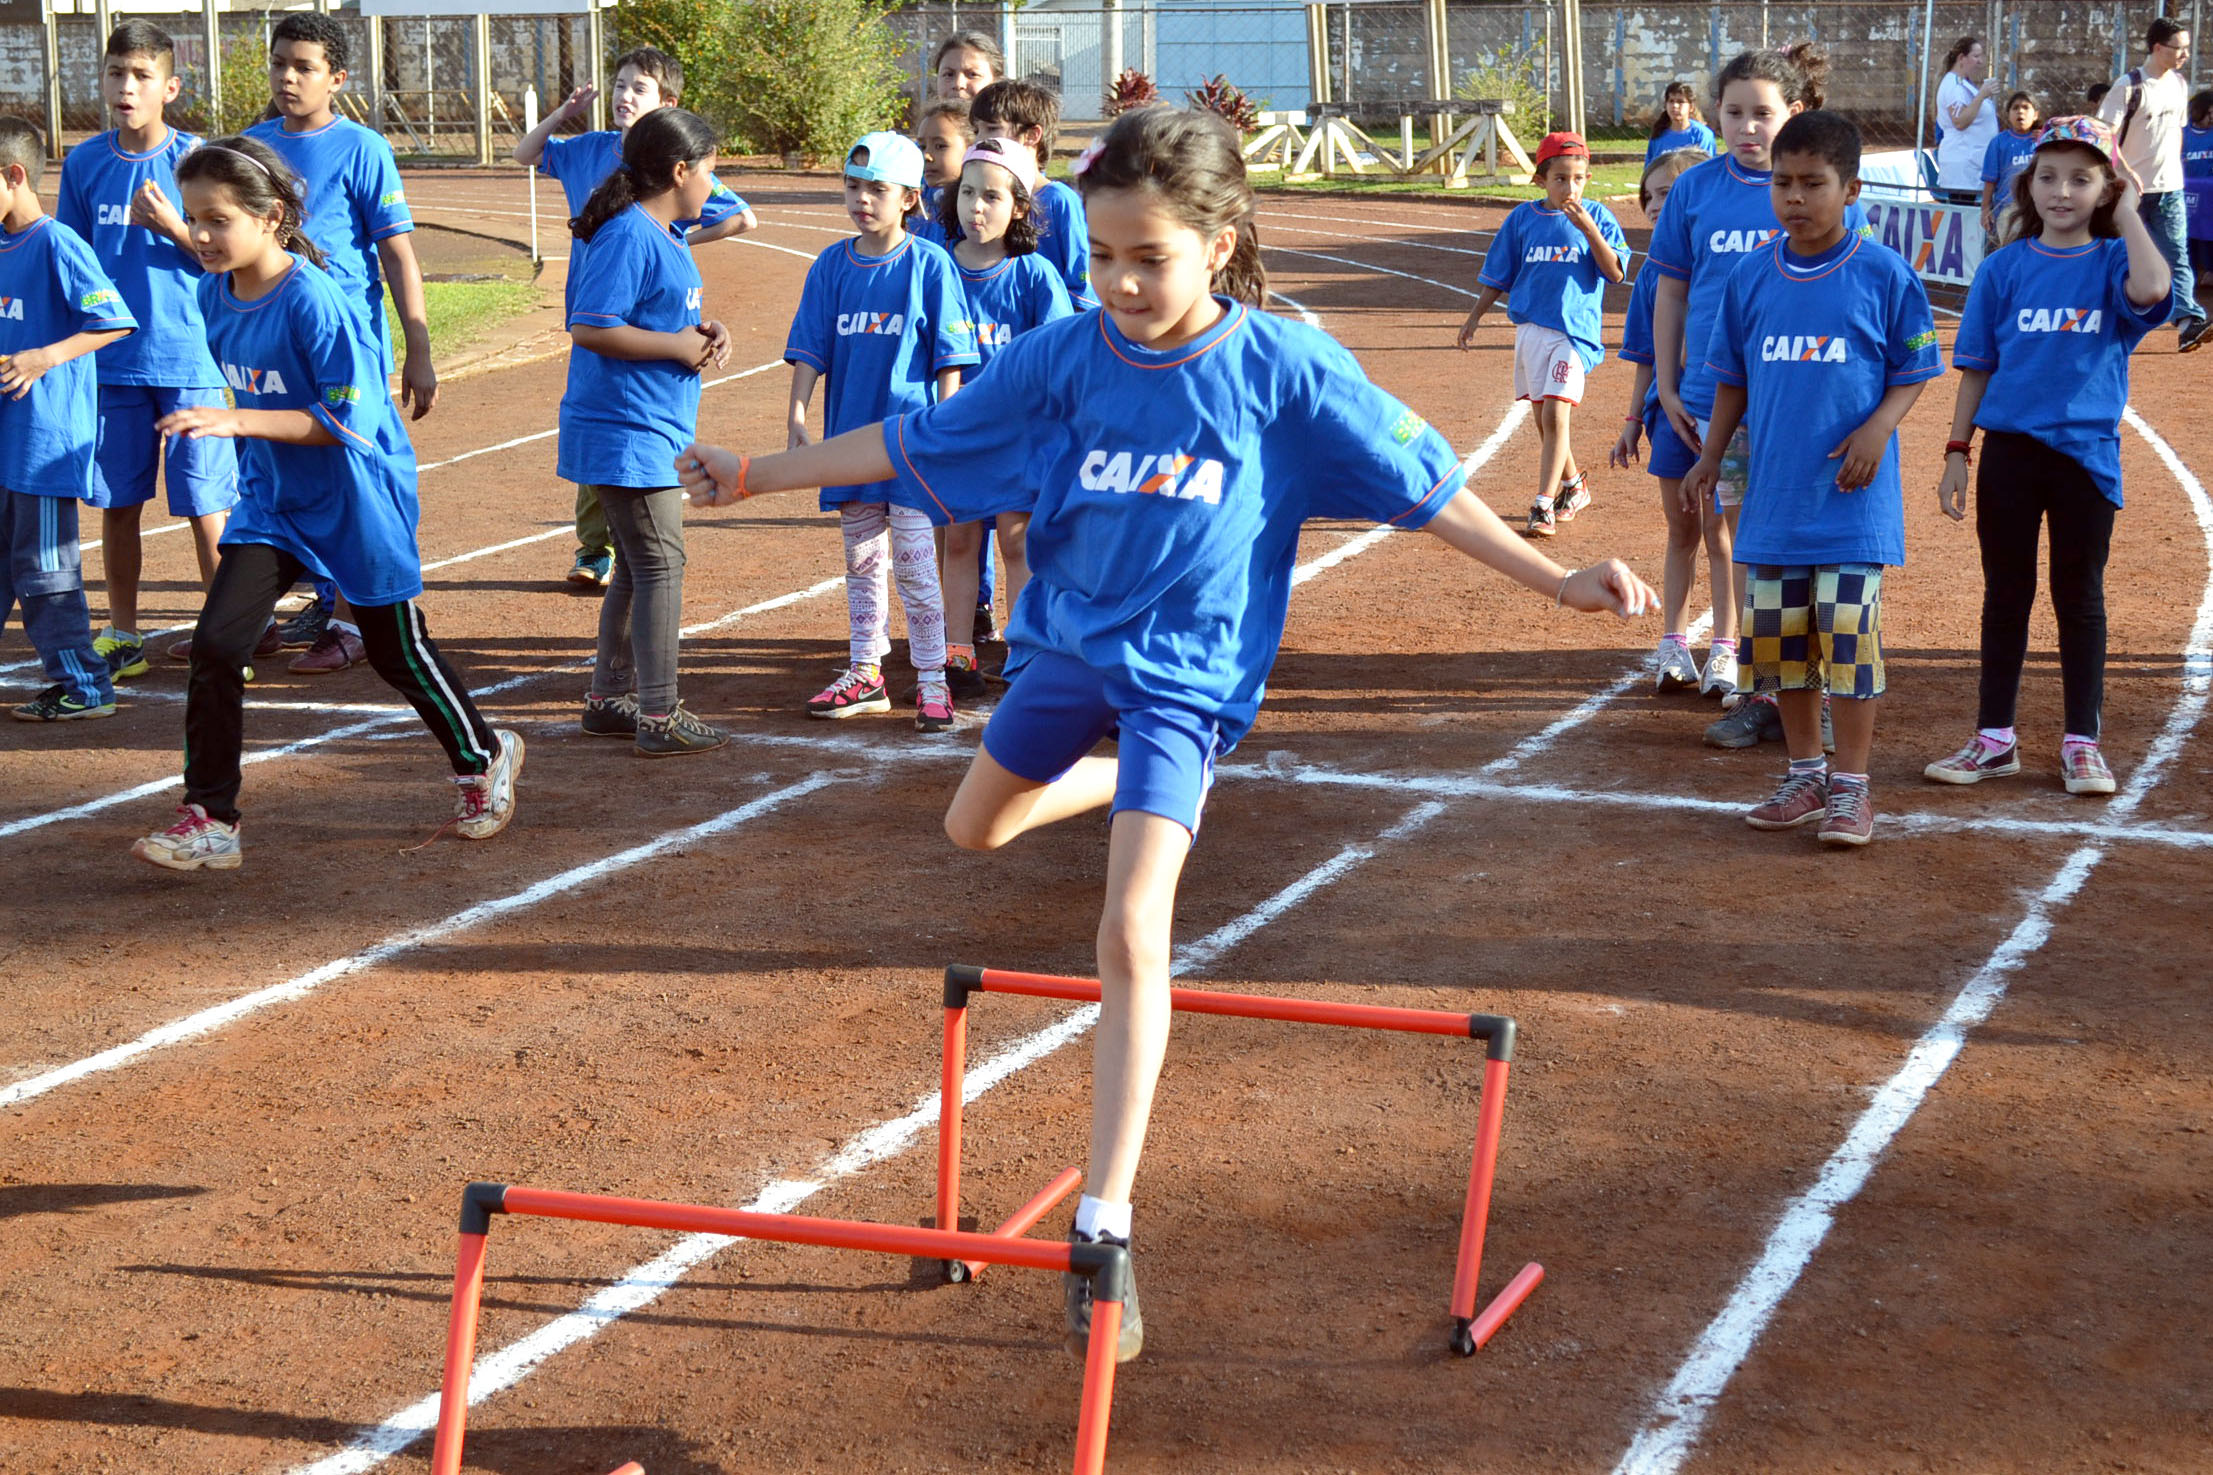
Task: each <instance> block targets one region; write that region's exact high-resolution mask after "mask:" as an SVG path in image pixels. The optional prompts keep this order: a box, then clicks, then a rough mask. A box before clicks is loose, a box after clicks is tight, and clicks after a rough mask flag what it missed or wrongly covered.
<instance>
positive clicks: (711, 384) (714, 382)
mask: <svg viewBox="0 0 2213 1475" xmlns="http://www.w3.org/2000/svg"><path fill="white" fill-rule="evenodd" d="M781 363H783V360H782V359H770V360H769V361H768V362H767V363H765V364H755V365H754V366H753V367H752V368H750V369H740V370H739V371H738V372H737V373H735V374H724V375H722V376H721V377H720V378H717V379H708V380H704V381H703V382H702V383H701V384H700V386H699V387H700V388H701V389H714V388H717V387H719V386H721V385H724V384H735V383H736V382H737V381H738V380H740V379H750V378H752V377H753V376H754V375H755V374H765V373H767V372H768V371H769V370H770V369H773V368H775V367H777V366H778V365H779V364H781ZM560 433H561V427H560V426H558V425H556V426H554V427H553V428H552V429H551V430H534V431H532V432H531V433H530V434H528V435H518V436H516V437H515V438H514V439H513V440H503V441H501V442H500V443H499V444H497V445H490V446H478V447H477V448H476V449H475V450H473V451H463V452H462V453H461V454H460V455H458V456H448V457H446V459H445V460H443V461H426V462H424V463H423V464H422V465H420V466H418V467H416V468H415V473H416V475H418V476H420V475H421V474H422V473H423V472H426V471H440V470H443V469H444V468H446V467H448V466H458V465H460V464H461V463H462V462H463V461H474V460H475V459H476V458H477V457H479V456H490V455H493V454H495V453H497V452H499V451H512V450H514V449H515V448H516V447H518V446H527V445H535V444H536V443H537V442H539V441H542V440H551V439H553V438H554V437H555V436H557V435H559V434H560ZM549 536H550V535H549ZM503 546H508V547H520V546H521V545H520V544H507V545H503ZM482 551H484V552H487V553H489V552H492V551H494V550H492V549H484V550H482ZM470 556H471V557H474V556H476V555H473V554H472V555H470ZM450 561H452V562H459V560H458V559H456V560H450ZM434 566H435V567H438V568H444V567H445V566H446V565H445V564H437V565H434Z"/></svg>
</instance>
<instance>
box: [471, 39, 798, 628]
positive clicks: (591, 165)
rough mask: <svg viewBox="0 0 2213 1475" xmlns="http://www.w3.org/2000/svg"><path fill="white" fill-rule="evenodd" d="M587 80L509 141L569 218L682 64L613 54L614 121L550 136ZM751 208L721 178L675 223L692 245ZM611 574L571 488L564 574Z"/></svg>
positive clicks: (589, 509)
mask: <svg viewBox="0 0 2213 1475" xmlns="http://www.w3.org/2000/svg"><path fill="white" fill-rule="evenodd" d="M598 96H599V91H598V89H597V88H594V87H579V88H577V89H576V90H575V91H574V92H572V93H570V94H569V95H568V98H567V99H566V100H565V101H564V102H563V103H562V104H561V105H560V106H559V107H557V108H555V109H554V110H553V111H552V112H551V113H548V114H547V115H546V118H545V121H544V122H542V123H540V124H539V125H538V126H537V127H536V128H534V129H532V130H531V131H530V132H528V133H526V134H524V135H523V136H522V138H521V139H520V140H519V141H517V143H516V144H515V151H514V153H513V154H512V155H510V157H511V158H513V159H514V161H515V162H516V163H518V164H525V165H534V166H536V167H537V168H540V169H543V170H545V171H546V173H548V174H550V175H552V176H553V178H554V179H556V180H557V181H559V182H560V185H561V194H562V197H563V198H564V199H565V200H566V201H567V202H568V207H569V217H570V218H571V219H572V220H573V219H575V218H576V217H577V216H579V215H582V214H583V213H584V202H585V201H586V200H588V199H590V198H591V197H592V191H593V190H595V189H598V188H599V185H600V181H601V180H604V179H605V178H606V177H607V176H608V175H610V174H612V173H614V172H615V169H616V166H618V165H619V164H621V163H622V140H623V135H624V134H626V133H628V132H629V131H630V128H631V125H632V124H634V123H636V122H637V121H638V120H639V119H640V118H642V117H644V116H645V115H646V114H648V113H650V112H652V111H653V110H654V109H656V108H673V107H675V106H677V105H678V104H679V103H680V102H681V101H682V99H683V96H684V67H683V64H682V63H680V62H679V61H677V59H676V58H675V57H673V56H670V55H669V54H668V53H667V52H665V51H662V50H660V49H658V48H656V47H652V46H640V47H638V48H636V49H635V50H632V51H626V52H624V53H623V54H622V55H621V56H618V57H616V58H615V85H614V95H613V97H611V98H610V99H609V101H608V110H609V112H611V113H612V114H613V115H614V120H615V126H614V127H612V128H600V129H595V130H593V131H591V132H589V133H578V134H573V135H569V136H566V137H556V136H555V135H556V133H557V132H558V131H559V130H560V129H561V128H562V127H563V126H564V125H566V124H568V123H569V122H571V121H573V120H575V119H579V118H583V117H587V116H589V115H590V113H591V108H592V100H593V99H594V98H596V97H598ZM760 223H761V222H760V220H759V219H758V218H757V217H756V216H755V215H754V214H753V207H752V206H750V205H748V204H746V202H745V201H744V200H743V199H742V198H740V197H739V196H738V195H737V193H736V192H734V191H733V190H731V189H730V188H729V187H728V186H727V185H725V184H723V183H722V182H721V181H720V180H717V181H715V185H714V188H713V189H712V190H710V191H709V192H708V196H707V206H706V208H705V209H704V210H702V211H701V212H700V214H699V218H698V219H697V220H696V221H693V222H688V223H687V222H679V223H678V227H677V228H678V229H679V230H680V231H682V232H683V236H684V244H685V245H687V246H692V247H695V248H696V247H699V246H704V245H707V244H708V243H709V242H712V241H721V240H728V239H730V238H732V237H736V236H742V235H744V234H745V233H746V232H747V231H749V230H753V229H755V228H756V227H757V226H759V225H760ZM614 576H615V540H614V537H613V535H612V534H610V533H609V532H608V531H607V514H606V513H605V512H604V511H603V510H602V509H601V507H600V505H599V493H598V492H597V491H595V490H594V489H593V488H592V487H590V486H579V487H578V488H577V489H576V558H575V560H574V562H572V563H571V564H570V566H569V571H568V575H567V580H568V582H569V583H571V584H575V585H578V586H580V587H590V588H597V589H604V588H606V587H607V585H608V583H609V582H610V581H611V580H613V578H614Z"/></svg>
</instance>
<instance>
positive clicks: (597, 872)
mask: <svg viewBox="0 0 2213 1475" xmlns="http://www.w3.org/2000/svg"><path fill="white" fill-rule="evenodd" d="M838 780H839V775H837V774H833V773H830V772H827V771H817V772H815V773H811V774H809V775H808V776H807V777H805V778H803V779H801V780H799V781H798V782H797V783H792V784H786V785H785V786H784V787H783V788H780V789H776V790H773V791H772V792H770V793H766V794H763V795H761V796H760V797H759V798H757V799H752V800H748V801H747V802H746V803H744V804H740V805H739V806H738V807H737V808H735V809H727V810H724V811H723V812H722V813H721V814H718V815H716V816H715V817H714V818H712V819H705V820H701V821H700V822H699V823H698V824H695V825H687V826H685V827H684V828H683V829H680V830H670V831H668V832H667V833H666V834H663V835H661V836H659V837H658V838H656V839H652V840H648V841H646V842H645V843H644V844H642V845H633V846H631V847H630V848H629V849H628V850H623V851H618V852H616V853H615V854H613V855H610V856H606V857H603V858H602V859H599V860H595V861H590V862H587V863H586V864H584V865H580V866H572V867H571V868H569V869H568V870H565V871H563V872H561V873H560V874H559V875H556V876H548V877H547V878H546V879H545V880H543V881H540V882H537V883H536V884H535V885H532V886H527V887H525V888H523V889H522V890H521V891H518V892H515V893H514V894H513V895H511V896H503V897H500V898H498V899H497V900H494V901H486V902H479V903H478V904H477V905H475V906H472V907H466V908H464V909H462V910H461V911H458V912H455V913H454V914H453V915H452V916H450V917H447V918H445V919H444V920H443V921H438V922H432V923H430V924H428V925H427V926H422V927H410V928H408V929H407V930H406V931H404V932H395V933H393V934H392V935H391V936H390V937H387V938H386V939H384V941H382V942H380V943H377V944H376V945H375V946H373V947H368V948H364V949H363V950H362V951H360V952H358V953H352V954H349V955H348V956H346V957H343V958H336V959H333V960H332V961H330V962H328V963H325V964H323V965H322V966H321V967H319V968H313V969H310V970H309V971H308V972H305V973H302V974H300V975H299V976H298V977H297V978H290V979H287V980H285V981H284V982H283V983H277V984H271V985H270V986H269V987H267V988H262V989H256V990H255V991H254V992H252V993H250V994H241V995H240V996H239V997H237V998H235V999H230V1000H228V1001H226V1002H224V1003H221V1004H217V1005H214V1006H213V1007H211V1008H207V1009H202V1010H201V1011H199V1012H198V1013H197V1014H189V1015H186V1016H185V1017H184V1018H182V1019H177V1020H172V1021H171V1022H169V1023H168V1024H165V1025H162V1026H161V1027H160V1028H158V1029H152V1030H148V1031H147V1032H146V1033H145V1034H142V1035H140V1036H139V1037H138V1038H137V1039H135V1040H131V1041H129V1042H128V1043H126V1044H121V1045H117V1046H115V1047H114V1048H113V1049H109V1050H102V1051H100V1052H99V1053H98V1054H96V1055H88V1056H86V1057H85V1058H83V1059H82V1060H76V1061H72V1062H71V1063H70V1064H68V1065H64V1066H60V1067H57V1068H56V1069H54V1070H50V1071H46V1072H44V1073H43V1074H40V1075H35V1076H32V1077H30V1078H29V1079H27V1080H21V1081H17V1082H15V1083H14V1084H13V1085H10V1086H6V1087H0V1107H10V1106H19V1105H21V1104H22V1103H23V1102H26V1101H29V1100H32V1099H33V1098H35V1097H39V1096H43V1095H45V1094H46V1093H47V1092H49V1091H52V1090H55V1089H57V1088H59V1087H61V1086H66V1085H68V1084H69V1083H70V1082H72V1081H81V1080H83V1079H84V1078H85V1077H87V1076H91V1075H98V1074H101V1073H102V1072H105V1071H111V1070H119V1069H121V1068H122V1067H124V1066H126V1065H129V1064H132V1063H133V1062H134V1061H137V1060H140V1059H142V1058H143V1057H145V1056H147V1055H149V1054H152V1053H153V1052H154V1051H156V1050H162V1049H166V1048H168V1047H169V1046H171V1045H181V1044H183V1043H185V1042H186V1041H188V1040H196V1039H199V1038H201V1037H202V1036H204V1035H209V1034H212V1033H214V1032H215V1031H216V1030H219V1029H222V1028H223V1027H224V1026H226V1025H228V1024H232V1023H234V1022H236V1021H238V1020H240V1019H243V1018H245V1017H246V1016H247V1015H249V1014H257V1013H259V1012H261V1011H262V1010H264V1009H268V1008H272V1007H274V1006H275V1005H278V1004H289V1003H291V1002H292V1001H294V1000H295V999H302V998H305V997H307V995H309V994H311V993H313V992H315V991H316V990H317V989H319V988H321V987H322V986H323V985H324V984H327V983H333V982H336V981H337V980H338V979H341V978H345V977H347V976H349V975H351V974H355V973H359V972H361V971H362V970H364V969H368V968H374V967H376V966H378V965H379V964H381V963H386V962H389V961H391V960H392V959H393V958H396V957H398V956H400V955H401V954H403V953H409V952H413V951H415V950H416V949H417V948H423V947H428V946H430V945H432V944H433V943H437V942H441V941H443V940H444V939H446V938H448V937H452V936H454V935H455V934H457V933H461V932H466V931H468V930H469V929H470V928H472V927H477V926H481V925H482V924H484V923H487V922H493V921H497V920H498V919H499V918H501V917H505V916H509V915H511V914H513V913H515V912H520V911H525V910H527V909H529V908H531V907H534V906H536V905H537V904H538V903H540V902H542V901H546V900H548V899H550V898H552V897H556V896H559V895H561V894H563V893H564V892H569V891H574V890H576V889H577V888H578V887H580V886H588V885H590V884H591V883H592V882H594V881H598V880H601V879H604V878H605V877H608V876H612V875H615V874H617V873H618V872H621V871H626V870H629V869H630V868H631V867H633V866H636V865H639V864H642V863H643V862H645V861H649V860H652V859H653V858H654V857H656V856H659V855H664V854H666V853H667V852H669V851H671V850H680V849H682V848H683V847H684V846H687V845H693V844H697V843H698V842H700V841H702V840H706V839H709V838H711V837H713V836H716V835H720V834H722V833H724V832H725V831H728V830H734V829H736V828H737V827H738V826H740V825H742V824H745V823H747V822H748V821H750V820H754V819H758V818H759V817H760V816H762V815H764V814H768V813H771V812H772V811H774V810H777V809H780V808H782V807H783V806H784V805H786V804H789V803H790V802H791V801H792V800H794V799H799V798H803V797H805V796H806V795H808V794H812V793H814V792H815V791H816V790H817V789H823V788H827V787H829V786H830V785H831V784H833V783H836V782H838Z"/></svg>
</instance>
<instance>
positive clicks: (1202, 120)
mask: <svg viewBox="0 0 2213 1475" xmlns="http://www.w3.org/2000/svg"><path fill="white" fill-rule="evenodd" d="M1238 143H1239V139H1238V135H1237V134H1236V133H1235V132H1234V131H1233V130H1232V129H1231V128H1230V126H1229V124H1227V123H1225V122H1223V121H1222V120H1221V119H1220V118H1218V117H1216V116H1215V115H1214V114H1212V113H1207V112H1199V111H1195V110H1187V109H1184V108H1175V107H1168V106H1166V105H1164V104H1155V105H1154V106H1151V107H1142V108H1133V109H1131V110H1130V111H1129V112H1126V113H1124V114H1122V116H1121V117H1119V118H1116V119H1115V120H1114V122H1113V123H1112V124H1111V125H1109V127H1108V128H1107V130H1106V132H1105V133H1104V134H1102V135H1100V137H1099V140H1098V142H1097V143H1095V144H1093V145H1092V147H1091V149H1090V150H1089V151H1088V152H1087V153H1086V154H1085V156H1084V158H1082V159H1080V160H1078V161H1077V164H1076V168H1077V171H1078V172H1077V174H1076V188H1077V189H1078V190H1079V191H1081V192H1082V194H1083V196H1084V198H1085V199H1086V200H1089V199H1090V198H1091V196H1093V195H1095V194H1097V193H1099V192H1100V191H1102V190H1134V189H1143V190H1149V191H1151V192H1152V193H1153V195H1155V196H1156V197H1157V198H1158V199H1159V200H1160V202H1161V204H1163V205H1165V206H1166V207H1167V209H1168V211H1169V213H1170V214H1172V215H1173V216H1175V218H1176V219H1177V220H1178V221H1180V222H1181V223H1182V224H1184V225H1186V226H1188V227H1190V228H1191V229H1192V230H1195V231H1197V232H1198V233H1199V235H1200V237H1201V238H1202V239H1207V240H1211V239H1213V237H1214V236H1216V235H1218V234H1219V233H1220V232H1222V231H1223V230H1225V229H1229V228H1232V227H1234V228H1235V229H1236V231H1237V245H1236V247H1235V249H1233V250H1232V251H1231V252H1230V257H1229V260H1228V261H1226V262H1224V263H1223V264H1222V267H1221V269H1220V270H1219V271H1217V272H1215V273H1214V282H1213V287H1214V290H1215V291H1217V292H1219V293H1221V294H1222V295H1223V296H1225V297H1230V298H1234V299H1235V300H1236V301H1239V302H1243V303H1246V304H1248V305H1250V306H1253V307H1260V306H1262V305H1264V304H1265V303H1266V301H1267V298H1268V272H1267V269H1266V268H1265V267H1263V266H1262V265H1261V264H1260V233H1259V231H1258V230H1257V229H1256V228H1255V227H1254V224H1253V192H1252V184H1251V182H1250V181H1248V180H1247V179H1246V177H1245V159H1244V155H1243V153H1242V152H1241V151H1240V149H1239V147H1238Z"/></svg>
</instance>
